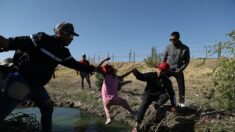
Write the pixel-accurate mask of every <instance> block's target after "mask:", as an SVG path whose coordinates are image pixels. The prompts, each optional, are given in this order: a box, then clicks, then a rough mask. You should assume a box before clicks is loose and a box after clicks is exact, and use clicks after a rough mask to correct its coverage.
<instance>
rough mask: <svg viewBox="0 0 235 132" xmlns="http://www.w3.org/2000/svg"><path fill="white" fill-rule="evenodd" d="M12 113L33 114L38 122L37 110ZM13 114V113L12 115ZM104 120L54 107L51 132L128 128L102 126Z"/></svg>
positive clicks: (109, 131) (107, 131)
mask: <svg viewBox="0 0 235 132" xmlns="http://www.w3.org/2000/svg"><path fill="white" fill-rule="evenodd" d="M14 112H23V113H26V114H35V115H37V119H38V120H40V119H39V118H40V117H39V116H40V111H39V109H38V108H24V109H16V110H14ZM14 112H13V113H14ZM104 121H105V120H104V119H103V118H99V117H96V116H94V115H89V114H87V113H85V112H82V111H79V110H78V109H73V108H60V107H56V108H55V109H54V112H53V131H54V132H127V131H130V127H128V126H127V125H123V124H121V123H119V122H115V121H114V122H112V123H111V124H109V125H105V124H104Z"/></svg>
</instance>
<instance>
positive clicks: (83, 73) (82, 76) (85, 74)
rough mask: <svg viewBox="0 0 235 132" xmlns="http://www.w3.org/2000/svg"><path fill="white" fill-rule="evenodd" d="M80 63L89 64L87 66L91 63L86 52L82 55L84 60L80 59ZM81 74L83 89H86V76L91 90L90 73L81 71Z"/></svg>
mask: <svg viewBox="0 0 235 132" xmlns="http://www.w3.org/2000/svg"><path fill="white" fill-rule="evenodd" d="M80 63H82V64H84V65H87V66H89V65H90V63H89V61H88V60H87V59H86V55H85V54H84V55H83V56H82V60H80ZM80 76H81V85H82V89H84V78H85V79H86V81H87V83H88V85H89V89H90V90H91V82H90V74H89V73H86V72H80Z"/></svg>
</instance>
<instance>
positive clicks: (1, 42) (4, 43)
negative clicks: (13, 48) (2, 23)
mask: <svg viewBox="0 0 235 132" xmlns="http://www.w3.org/2000/svg"><path fill="white" fill-rule="evenodd" d="M8 46H9V40H8V39H6V38H4V37H3V36H1V35H0V52H2V51H4V50H6V49H7V48H8Z"/></svg>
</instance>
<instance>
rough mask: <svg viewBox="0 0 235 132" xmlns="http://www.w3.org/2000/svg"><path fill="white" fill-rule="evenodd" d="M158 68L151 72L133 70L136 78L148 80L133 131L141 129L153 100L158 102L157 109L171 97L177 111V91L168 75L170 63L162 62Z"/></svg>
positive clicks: (174, 110)
mask: <svg viewBox="0 0 235 132" xmlns="http://www.w3.org/2000/svg"><path fill="white" fill-rule="evenodd" d="M156 68H157V69H159V70H157V71H156V72H149V73H140V72H139V71H138V70H137V69H135V70H134V71H133V74H134V76H135V77H136V79H138V80H141V81H145V82H147V85H146V88H145V90H144V95H143V98H142V103H141V105H140V108H139V110H138V113H137V116H136V117H135V120H136V125H135V128H134V129H133V131H137V130H138V129H139V125H140V123H141V122H142V120H143V118H144V114H145V112H146V110H147V109H148V107H149V105H150V104H151V103H152V102H153V101H155V102H156V104H155V105H154V107H155V109H156V110H157V109H158V108H159V107H160V106H161V105H163V104H164V103H166V102H167V100H168V99H169V97H170V101H171V105H172V111H173V112H176V99H175V92H174V90H173V87H172V83H171V80H170V79H169V77H168V75H169V74H170V71H169V64H168V63H161V64H160V65H159V66H156Z"/></svg>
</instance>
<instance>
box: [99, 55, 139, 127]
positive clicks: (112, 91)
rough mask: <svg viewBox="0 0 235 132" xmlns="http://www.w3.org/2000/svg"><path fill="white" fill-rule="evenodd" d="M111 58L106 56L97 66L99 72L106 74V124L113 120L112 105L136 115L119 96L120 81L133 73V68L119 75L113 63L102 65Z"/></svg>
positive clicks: (102, 94) (104, 81) (103, 92)
mask: <svg viewBox="0 0 235 132" xmlns="http://www.w3.org/2000/svg"><path fill="white" fill-rule="evenodd" d="M109 59H110V58H106V59H105V60H103V61H102V62H101V63H100V64H99V65H98V66H97V69H98V72H100V73H101V74H102V75H103V76H104V79H103V85H102V89H101V96H102V101H103V105H104V111H105V114H106V119H107V120H106V123H105V124H109V123H110V122H111V115H110V106H111V105H119V106H122V107H123V108H125V109H126V110H127V111H128V112H129V113H130V114H131V115H134V113H135V112H134V111H133V110H132V109H131V107H130V106H129V105H128V103H127V101H126V100H125V99H122V98H121V97H119V96H118V87H119V81H120V80H121V79H123V78H124V77H126V76H128V75H129V74H130V73H132V71H133V70H131V71H129V72H127V73H125V74H124V75H122V76H117V74H116V69H114V68H113V67H112V66H111V65H108V64H106V65H105V66H103V67H101V66H102V64H103V63H104V62H105V61H108V60H109Z"/></svg>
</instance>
